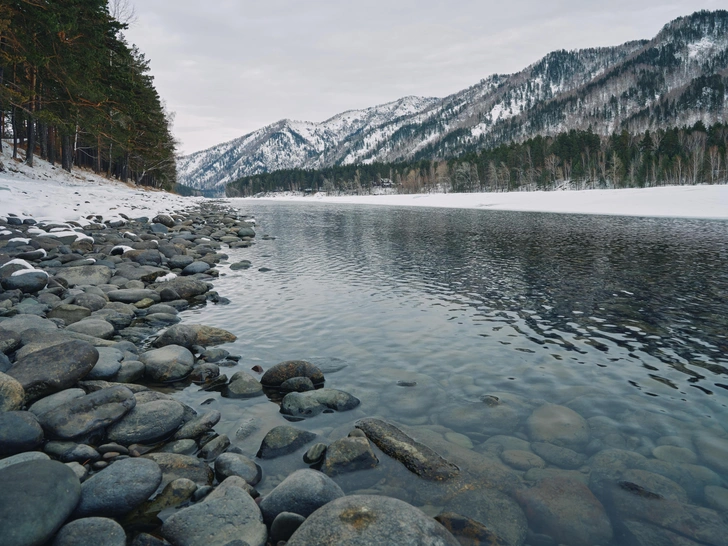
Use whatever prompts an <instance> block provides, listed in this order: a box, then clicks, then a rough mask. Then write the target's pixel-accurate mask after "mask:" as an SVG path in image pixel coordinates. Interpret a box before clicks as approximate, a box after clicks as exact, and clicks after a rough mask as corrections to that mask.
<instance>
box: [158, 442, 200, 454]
mask: <svg viewBox="0 0 728 546" xmlns="http://www.w3.org/2000/svg"><path fill="white" fill-rule="evenodd" d="M195 451H197V442H195V441H194V440H191V439H186V440H174V441H173V442H169V443H168V444H164V447H162V448H161V449H160V450H159V453H177V454H179V455H192V454H194V453H195Z"/></svg>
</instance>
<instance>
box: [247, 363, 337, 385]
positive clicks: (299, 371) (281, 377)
mask: <svg viewBox="0 0 728 546" xmlns="http://www.w3.org/2000/svg"><path fill="white" fill-rule="evenodd" d="M293 377H308V378H309V379H310V380H311V382H312V383H313V384H314V385H321V384H323V382H324V374H323V373H322V372H321V370H319V369H318V368H317V367H316V366H314V365H313V364H311V363H310V362H306V361H305V360H289V361H286V362H281V363H279V364H276V365H275V366H273V367H272V368H270V369H269V370H268V371H267V372H265V373H264V374H263V377H262V378H261V380H260V382H261V383H262V384H263V385H264V386H266V387H280V386H281V384H282V383H283V382H284V381H287V380H288V379H291V378H293Z"/></svg>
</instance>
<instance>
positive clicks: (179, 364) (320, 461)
mask: <svg viewBox="0 0 728 546" xmlns="http://www.w3.org/2000/svg"><path fill="white" fill-rule="evenodd" d="M150 216H151V215H150ZM267 238H268V237H266V236H263V237H258V236H257V234H256V228H255V222H254V220H253V219H251V218H248V217H245V216H244V215H241V214H240V213H239V212H238V211H237V210H231V209H228V208H226V206H225V205H224V204H223V203H217V202H201V203H198V204H196V205H195V207H193V208H192V209H187V210H180V211H178V212H177V213H176V214H158V215H156V216H154V217H152V218H139V217H136V218H134V217H131V216H125V217H123V218H122V219H117V218H113V219H112V218H108V219H107V218H104V217H103V216H96V215H94V216H92V217H90V218H88V219H87V222H86V223H85V224H84V225H83V226H82V225H79V224H76V223H69V224H51V223H46V224H41V223H37V222H36V221H35V220H33V219H32V218H28V217H19V216H8V217H6V218H5V219H4V220H2V219H0V284H1V290H0V544H2V545H3V546H5V545H7V546H15V545H44V544H49V545H54V546H66V545H69V546H70V545H80V546H85V545H94V546H97V545H99V544H103V545H110V546H116V545H118V546H123V545H133V546H154V545H164V544H167V545H169V544H171V545H173V546H203V545H205V546H207V545H220V546H223V545H227V546H245V545H248V546H264V545H267V544H271V545H278V544H290V545H293V546H296V545H298V546H300V545H319V544H324V545H329V544H330V545H338V544H352V545H372V546H373V545H381V544H397V545H424V544H427V545H452V546H455V545H457V544H461V545H476V544H495V545H500V544H506V545H517V546H520V545H523V544H529V545H531V546H556V545H557V544H566V545H574V546H577V545H582V544H602V545H606V544H622V543H628V544H637V545H641V544H645V545H647V544H684V545H691V544H695V545H698V544H728V542H726V541H727V540H728V539H726V537H728V524H727V523H726V519H725V518H726V514H727V513H728V490H727V489H726V488H725V485H726V483H725V479H724V477H723V476H725V475H726V474H728V463H726V461H728V440H726V439H724V436H722V435H720V434H718V433H717V432H716V433H715V434H713V432H714V431H712V430H710V431H709V430H707V429H706V430H694V431H689V430H686V428H687V427H686V425H685V423H684V422H682V421H678V420H677V419H670V418H664V419H661V420H659V421H658V420H656V419H655V418H654V414H651V413H650V412H641V413H639V412H638V413H635V414H633V415H630V416H629V417H628V419H627V425H629V424H630V423H632V425H633V427H634V429H635V430H638V429H639V430H648V429H649V430H650V431H651V432H650V434H651V435H653V436H655V440H654V441H651V440H650V442H646V440H649V438H639V437H638V436H637V434H636V433H635V435H631V436H630V435H628V434H626V433H624V429H620V428H619V427H618V426H617V423H614V422H612V421H611V420H610V419H607V418H606V417H603V416H600V415H597V414H596V413H594V414H592V413H591V412H590V410H591V408H592V406H593V405H594V404H598V403H601V402H600V400H596V399H594V398H593V397H589V396H583V397H581V398H576V399H574V400H571V401H568V402H565V403H564V405H557V404H551V403H547V402H545V401H543V400H525V399H523V398H521V397H518V396H515V395H509V394H505V393H493V394H491V395H488V396H484V397H482V398H481V401H480V402H479V403H474V404H472V405H470V406H459V407H447V406H446V404H443V409H442V410H441V411H439V413H438V418H437V419H438V420H437V423H438V424H432V423H419V421H417V419H418V418H419V417H420V415H421V414H422V413H423V412H424V411H425V405H431V404H433V403H436V402H437V403H438V405H439V403H440V402H442V401H441V400H440V399H439V398H438V397H437V396H436V390H434V389H435V387H434V386H433V387H432V389H433V391H432V392H433V394H432V396H429V397H428V396H423V395H422V392H420V393H416V392H415V390H416V389H411V388H400V389H399V390H398V391H397V394H396V403H397V405H398V407H399V409H400V414H401V415H408V414H409V415H411V417H412V418H413V422H411V423H410V425H411V426H405V425H403V424H398V423H393V422H390V421H386V420H383V419H380V418H377V417H375V416H368V415H366V414H364V413H363V412H362V410H361V407H362V406H360V401H359V400H358V399H357V398H356V397H355V396H353V395H352V394H350V393H348V392H344V391H342V390H338V389H336V388H335V385H332V384H331V383H332V381H331V378H330V377H329V378H327V377H326V374H330V373H333V372H334V371H335V369H334V368H333V367H331V368H326V367H325V366H317V365H315V364H313V363H311V362H307V361H303V360H295V361H286V362H281V363H278V364H275V363H270V364H271V365H270V366H269V367H268V368H267V369H265V370H264V369H263V368H261V367H259V366H255V367H253V368H251V369H249V368H248V366H245V364H244V361H243V360H241V357H240V356H237V355H234V354H230V352H229V351H227V350H225V349H224V348H222V346H224V344H226V343H230V342H234V341H235V339H236V332H234V331H232V332H231V331H227V330H223V329H220V328H216V327H212V326H207V325H204V324H196V323H189V322H186V321H185V322H181V321H180V317H179V313H180V311H183V310H186V309H189V308H191V307H192V308H194V307H196V306H203V305H225V304H226V303H227V299H226V298H225V297H224V296H221V295H219V294H218V293H217V292H216V291H215V290H214V281H215V279H216V277H217V276H218V275H219V271H220V269H221V268H220V267H219V266H220V265H222V264H225V265H228V266H229V267H230V269H231V270H238V269H245V268H249V267H251V262H250V261H247V260H240V261H237V262H235V263H232V264H230V261H231V260H230V257H229V256H228V255H227V254H225V251H230V249H234V253H235V254H236V255H239V254H240V253H241V252H242V253H244V252H245V250H244V249H245V248H247V247H249V246H251V245H253V244H255V241H256V240H257V239H267ZM237 249H243V250H241V251H238V250H237ZM231 253H232V252H231ZM228 373H230V377H228ZM192 384H194V385H196V387H195V388H197V389H202V390H204V391H209V393H210V396H212V397H216V396H219V397H224V398H227V399H232V400H235V401H244V400H247V399H249V398H253V397H259V396H260V397H263V396H267V397H268V399H269V402H268V401H266V404H268V403H270V404H271V405H273V404H275V405H276V406H274V407H275V409H276V411H279V412H280V413H281V414H283V415H284V416H285V417H286V419H287V420H288V421H289V422H290V423H291V424H286V425H278V426H274V427H272V428H270V430H265V429H264V430H265V435H264V437H263V439H262V441H261V442H260V444H259V445H258V444H256V445H255V446H254V447H253V448H252V449H251V447H252V446H249V445H247V444H246V443H245V442H250V439H249V438H248V437H247V436H248V435H247V434H245V433H244V431H243V433H242V434H240V435H239V436H237V437H235V438H230V437H228V436H227V435H225V434H224V433H220V432H219V431H216V427H218V426H219V424H220V422H221V413H220V412H219V411H217V410H214V409H207V410H205V409H204V408H205V406H204V405H200V407H201V408H203V409H199V410H198V409H195V408H193V407H191V406H190V405H188V404H185V403H183V402H181V401H180V399H179V397H176V396H175V395H174V393H175V392H179V391H180V390H181V389H183V388H185V387H187V386H189V385H192ZM414 385H416V383H415V382H411V381H410V382H407V381H400V382H399V383H398V386H399V387H412V386H414ZM423 385H424V378H423ZM424 392H429V391H424ZM437 392H439V391H437ZM262 399H263V400H265V399H264V398H262ZM383 400H384V401H385V402H387V400H386V399H384V398H383ZM608 403H614V402H613V401H610V402H608ZM567 406H568V407H567ZM405 410H407V411H405ZM333 412H350V413H349V414H347V415H355V414H356V418H354V419H352V420H351V421H349V422H350V423H351V422H352V421H354V420H355V419H357V420H355V423H353V425H352V426H349V427H348V428H346V429H345V430H343V431H342V430H337V431H336V434H331V435H329V436H328V437H327V438H324V437H323V435H316V434H314V433H312V432H310V431H308V430H305V429H304V428H303V427H300V426H296V422H297V421H301V420H304V419H322V417H320V415H321V414H324V413H333ZM408 412H409V413H408ZM666 423H670V425H669V426H668V425H666ZM418 424H419V425H420V426H418ZM458 431H461V432H458ZM514 431H517V432H514ZM691 434H692V435H693V437H692V440H690V441H689V442H687V443H686V442H685V441H684V438H685V437H688V438H690V435H691ZM473 440H476V441H477V442H478V443H477V445H474V443H473ZM241 446H243V447H245V448H246V449H241ZM253 452H257V454H256V455H255V456H252V453H253ZM246 454H247V455H246ZM286 456H291V457H300V458H302V460H303V462H304V464H305V465H306V466H307V468H303V469H300V468H299V467H297V468H298V469H295V468H294V469H290V471H287V472H285V475H284V476H283V477H282V478H281V479H280V480H278V479H276V480H274V481H273V483H272V484H271V485H275V487H272V488H271V487H270V486H268V487H267V488H266V489H267V490H268V492H267V494H265V495H260V494H259V493H258V491H257V490H256V486H259V484H261V482H263V485H265V482H264V480H265V479H266V474H265V468H266V466H267V465H268V464H269V463H271V462H274V460H276V459H279V458H280V457H286ZM282 460H283V461H285V460H286V459H282ZM298 460H299V461H300V460H301V459H298ZM352 477H356V478H357V480H358V481H348V479H349V478H352ZM412 482H416V484H417V485H416V487H415V488H410V487H409V486H410V484H411V483H412ZM351 484H355V485H352V486H351V487H349V485H351ZM366 484H369V485H366ZM367 488H368V489H367ZM266 489H261V490H263V491H265V490H266ZM348 491H353V492H354V493H355V494H347V493H346V492H348ZM706 505H708V506H710V508H708V507H706Z"/></svg>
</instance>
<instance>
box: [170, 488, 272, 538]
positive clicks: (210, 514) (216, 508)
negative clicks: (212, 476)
mask: <svg viewBox="0 0 728 546" xmlns="http://www.w3.org/2000/svg"><path fill="white" fill-rule="evenodd" d="M237 480H238V478H236V477H231V478H228V479H227V480H225V481H224V482H223V483H221V484H220V485H219V486H218V487H217V488H216V489H215V491H213V492H212V493H210V494H209V495H208V496H207V497H206V498H205V500H204V501H202V502H200V503H197V504H195V505H193V506H190V507H189V508H185V509H183V510H180V511H179V512H177V513H175V514H173V515H171V516H170V517H169V518H167V520H165V522H164V524H163V525H162V536H164V538H166V539H167V540H169V541H170V542H171V543H172V544H174V545H175V546H226V545H230V546H232V545H233V544H235V545H241V546H242V545H244V544H248V545H249V546H263V545H264V544H265V543H266V540H267V539H268V531H267V529H266V526H265V524H264V523H263V518H262V516H261V514H260V509H259V508H258V506H257V505H256V503H255V501H254V500H253V498H252V497H251V496H250V495H249V494H248V493H247V491H246V490H245V489H244V488H242V487H241V486H240V485H239V484H238V481H237ZM240 481H242V480H240ZM243 483H244V482H243ZM213 522H214V523H213Z"/></svg>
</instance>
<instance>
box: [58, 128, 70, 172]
mask: <svg viewBox="0 0 728 546" xmlns="http://www.w3.org/2000/svg"><path fill="white" fill-rule="evenodd" d="M71 144H72V142H71V135H63V137H61V167H63V169H64V170H66V171H68V172H69V173H70V172H71V169H72V167H73V153H72V148H71Z"/></svg>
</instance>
